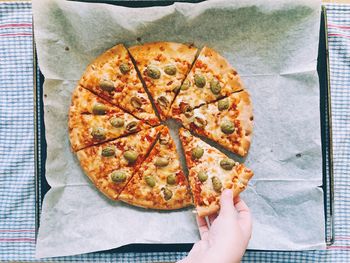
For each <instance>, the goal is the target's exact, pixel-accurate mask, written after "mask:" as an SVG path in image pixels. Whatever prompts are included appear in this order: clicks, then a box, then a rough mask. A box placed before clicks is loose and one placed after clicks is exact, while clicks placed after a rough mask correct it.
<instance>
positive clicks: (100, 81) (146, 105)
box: [79, 44, 159, 125]
mask: <svg viewBox="0 0 350 263" xmlns="http://www.w3.org/2000/svg"><path fill="white" fill-rule="evenodd" d="M79 83H80V85H81V86H82V87H84V88H86V89H89V90H91V91H92V92H94V93H96V94H97V95H99V96H101V97H103V98H104V99H106V100H107V101H109V102H111V103H112V104H115V105H118V106H119V107H120V108H122V109H124V110H126V111H127V112H129V113H131V114H133V115H134V116H136V117H137V118H139V119H142V120H145V121H146V122H147V123H148V124H150V125H157V124H159V119H158V117H157V116H156V115H155V113H154V110H153V107H152V104H151V101H150V100H149V98H148V95H147V93H146V91H145V89H144V88H143V86H142V83H141V80H140V79H139V78H138V76H137V72H136V69H135V67H134V65H133V63H132V61H131V58H130V56H129V53H128V51H127V50H126V48H125V47H124V46H123V45H122V44H119V45H116V46H114V47H113V48H111V49H109V50H107V51H106V52H105V53H103V54H102V55H101V56H99V57H98V58H97V59H96V60H94V61H93V62H92V63H91V64H90V65H89V66H88V67H87V69H86V71H85V73H84V74H83V76H82V78H81V79H80V82H79Z"/></svg>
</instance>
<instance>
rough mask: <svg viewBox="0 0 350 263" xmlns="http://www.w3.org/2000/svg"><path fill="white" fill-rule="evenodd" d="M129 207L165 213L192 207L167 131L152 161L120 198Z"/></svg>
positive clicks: (185, 182)
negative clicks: (129, 205)
mask: <svg viewBox="0 0 350 263" xmlns="http://www.w3.org/2000/svg"><path fill="white" fill-rule="evenodd" d="M119 200H121V201H124V202H127V203H129V204H132V205H135V206H140V207H145V208H153V209H162V210H172V209H179V208H183V207H186V206H189V205H191V204H192V197H191V194H190V192H189V187H188V181H187V178H186V176H185V174H184V172H183V171H182V168H181V165H180V159H179V156H178V154H177V152H176V146H175V142H174V140H173V139H172V138H171V136H170V133H169V130H168V128H167V127H164V128H163V129H162V131H161V132H160V136H159V138H158V140H157V142H156V144H155V146H154V147H153V149H152V150H151V152H150V154H149V155H148V157H147V158H146V159H145V161H143V163H142V164H141V167H140V169H139V170H138V171H137V173H136V174H135V175H134V176H133V178H132V179H131V181H130V182H129V183H128V185H127V186H126V187H125V188H124V190H123V191H122V193H121V194H120V196H119Z"/></svg>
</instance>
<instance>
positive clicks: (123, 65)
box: [119, 63, 130, 75]
mask: <svg viewBox="0 0 350 263" xmlns="http://www.w3.org/2000/svg"><path fill="white" fill-rule="evenodd" d="M119 69H120V72H121V73H122V74H124V75H125V74H126V73H128V72H129V71H130V67H129V65H128V64H127V63H121V64H120V65H119Z"/></svg>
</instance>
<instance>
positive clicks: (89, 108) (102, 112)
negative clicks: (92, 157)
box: [68, 86, 149, 151]
mask: <svg viewBox="0 0 350 263" xmlns="http://www.w3.org/2000/svg"><path fill="white" fill-rule="evenodd" d="M148 127H149V125H147V124H146V123H145V121H142V120H138V119H136V118H135V117H133V116H132V115H131V114H129V113H126V112H124V111H123V110H121V109H119V108H118V107H116V106H114V105H112V104H110V103H109V102H107V101H105V100H104V99H102V98H100V97H98V96H96V95H95V94H93V93H92V92H90V91H89V90H86V89H84V88H82V87H81V86H77V87H76V88H75V90H74V92H73V96H72V103H71V107H70V110H69V120H68V132H69V139H70V142H71V146H72V149H73V151H78V150H81V149H83V148H85V147H88V146H91V145H95V144H99V143H102V142H104V141H108V140H113V139H116V138H119V137H121V136H124V135H126V134H130V133H135V132H137V131H139V130H141V129H144V128H148Z"/></svg>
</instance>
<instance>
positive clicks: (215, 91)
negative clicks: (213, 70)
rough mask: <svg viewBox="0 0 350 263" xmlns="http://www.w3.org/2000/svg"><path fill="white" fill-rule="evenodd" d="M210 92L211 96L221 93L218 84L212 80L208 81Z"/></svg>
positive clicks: (215, 80)
mask: <svg viewBox="0 0 350 263" xmlns="http://www.w3.org/2000/svg"><path fill="white" fill-rule="evenodd" d="M210 90H211V92H213V94H215V95H218V94H219V93H220V91H221V86H220V82H219V81H218V80H217V79H212V80H211V81H210Z"/></svg>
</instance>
